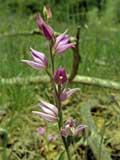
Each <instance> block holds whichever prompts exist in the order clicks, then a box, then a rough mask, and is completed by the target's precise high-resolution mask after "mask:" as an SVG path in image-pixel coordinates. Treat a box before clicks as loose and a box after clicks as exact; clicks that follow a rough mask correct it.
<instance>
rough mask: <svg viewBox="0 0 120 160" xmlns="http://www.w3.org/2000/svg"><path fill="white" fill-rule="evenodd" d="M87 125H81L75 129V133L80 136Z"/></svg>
mask: <svg viewBox="0 0 120 160" xmlns="http://www.w3.org/2000/svg"><path fill="white" fill-rule="evenodd" d="M86 127H87V126H86V125H79V126H78V127H77V128H76V129H75V133H74V134H75V135H76V136H78V135H79V134H80V133H81V131H82V130H84V129H85V128H86Z"/></svg>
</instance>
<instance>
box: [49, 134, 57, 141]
mask: <svg viewBox="0 0 120 160" xmlns="http://www.w3.org/2000/svg"><path fill="white" fill-rule="evenodd" d="M56 138H57V135H56V134H50V135H48V141H49V142H53V141H55V140H56Z"/></svg>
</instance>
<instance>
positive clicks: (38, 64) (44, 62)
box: [22, 48, 48, 70]
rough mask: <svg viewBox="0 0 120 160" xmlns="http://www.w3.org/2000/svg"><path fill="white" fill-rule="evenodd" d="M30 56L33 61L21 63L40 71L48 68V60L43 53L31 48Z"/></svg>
mask: <svg viewBox="0 0 120 160" xmlns="http://www.w3.org/2000/svg"><path fill="white" fill-rule="evenodd" d="M31 56H32V58H33V61H30V60H22V62H24V63H26V64H28V65H30V66H31V67H33V68H35V69H37V70H42V69H44V68H46V67H47V66H48V59H47V57H46V56H45V54H44V53H41V52H38V51H36V50H34V49H32V48H31Z"/></svg>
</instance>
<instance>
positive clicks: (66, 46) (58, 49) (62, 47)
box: [56, 43, 75, 54]
mask: <svg viewBox="0 0 120 160" xmlns="http://www.w3.org/2000/svg"><path fill="white" fill-rule="evenodd" d="M74 47H75V43H69V44H66V45H59V47H57V48H56V51H57V53H58V54H62V53H63V52H65V51H66V50H67V49H69V48H74Z"/></svg>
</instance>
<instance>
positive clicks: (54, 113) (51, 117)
mask: <svg viewBox="0 0 120 160" xmlns="http://www.w3.org/2000/svg"><path fill="white" fill-rule="evenodd" d="M39 105H40V107H41V109H42V110H43V112H37V111H32V113H35V114H38V115H39V116H40V117H42V118H43V119H46V120H47V121H49V122H56V121H57V119H58V109H57V107H55V106H54V105H52V104H50V103H47V102H44V101H41V102H40V104H39Z"/></svg>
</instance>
